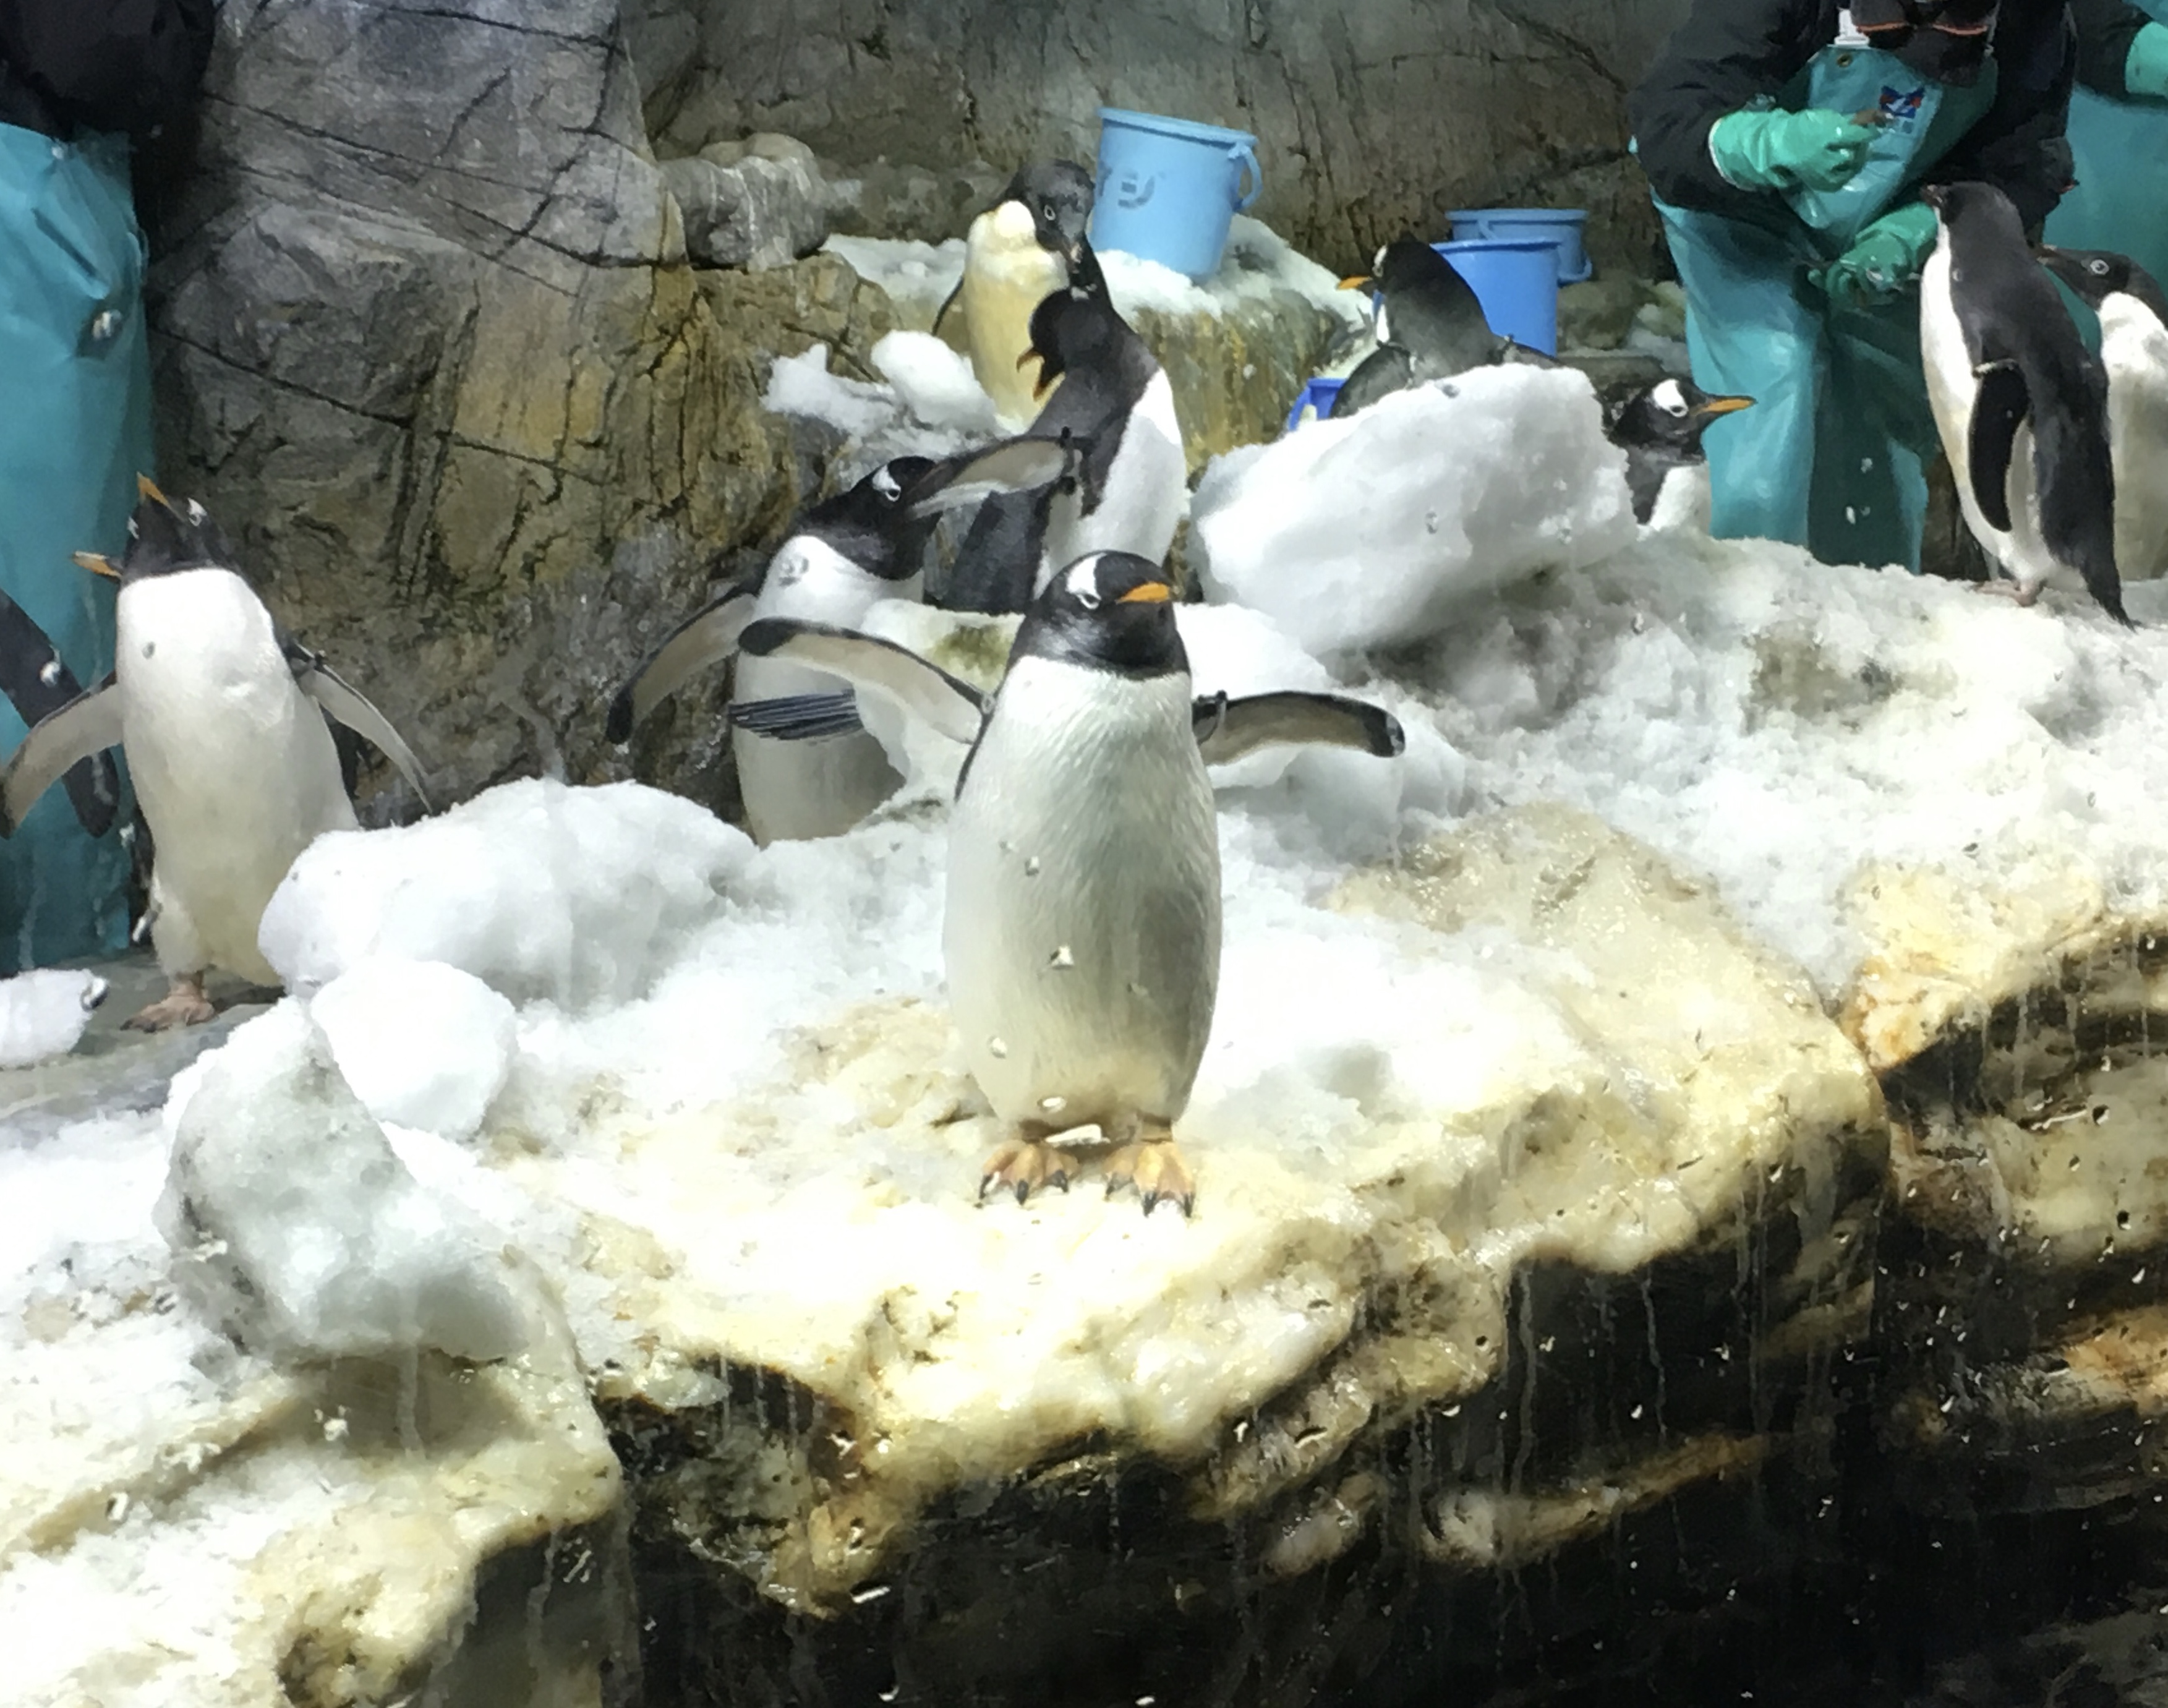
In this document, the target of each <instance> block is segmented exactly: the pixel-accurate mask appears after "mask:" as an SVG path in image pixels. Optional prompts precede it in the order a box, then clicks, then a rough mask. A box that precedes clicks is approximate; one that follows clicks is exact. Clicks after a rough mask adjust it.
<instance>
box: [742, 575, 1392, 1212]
mask: <svg viewBox="0 0 2168 1708" xmlns="http://www.w3.org/2000/svg"><path fill="white" fill-rule="evenodd" d="M1173 598H1174V591H1173V588H1172V587H1170V586H1169V584H1168V583H1167V580H1166V575H1165V573H1164V572H1163V571H1161V568H1160V567H1159V566H1158V565H1156V564H1155V563H1153V562H1151V561H1149V560H1148V559H1145V558H1142V557H1138V556H1133V555H1131V554H1129V553H1127V552H1119V551H1104V552H1095V553H1093V554H1092V555H1091V556H1087V557H1084V558H1082V559H1080V560H1079V561H1076V562H1075V563H1073V564H1071V565H1070V566H1069V567H1066V568H1065V569H1064V570H1063V571H1062V572H1060V574H1059V575H1058V576H1056V577H1055V578H1054V579H1053V581H1052V582H1050V583H1049V584H1048V586H1047V588H1046V590H1045V591H1044V593H1041V594H1040V595H1039V599H1038V600H1037V601H1036V602H1035V603H1034V604H1033V606H1032V609H1031V610H1030V612H1029V614H1028V615H1027V616H1026V617H1025V619H1024V621H1023V626H1022V627H1021V628H1020V629H1019V630H1018V633H1017V638H1016V642H1015V645H1014V646H1013V647H1012V650H1011V652H1010V654H1009V662H1008V669H1007V674H1006V675H1005V676H1004V677H1003V678H1002V683H1001V685H1000V687H999V688H998V689H996V692H995V693H994V694H993V695H992V696H991V698H988V697H986V696H984V695H981V694H980V693H979V692H978V690H977V689H974V688H972V687H970V685H969V684H965V683H962V682H959V681H958V680H957V679H956V678H954V677H952V676H950V675H949V674H948V673H946V672H944V671H943V670H941V669H940V668H938V667H937V666H935V665H933V664H930V663H928V662H927V661H926V660H924V659H922V658H921V657H918V656H917V654H916V653H914V652H910V651H908V650H906V648H903V647H901V646H895V645H893V644H892V643H890V642H888V641H880V640H876V639H874V638H872V637H869V636H864V635H854V634H851V633H849V632H848V631H838V630H835V629H829V628H822V627H820V626H817V625H808V624H802V623H790V622H761V623H756V624H754V625H752V627H750V628H748V629H747V631H746V632H745V635H744V636H743V637H742V640H741V646H743V647H744V649H745V650H746V651H747V652H754V653H758V654H762V655H763V656H771V657H778V658H792V659H796V660H798V661H800V662H803V663H805V664H806V665H808V666H810V667H811V668H816V669H825V670H833V671H835V672H836V673H838V674H841V675H847V676H848V677H850V678H852V679H853V681H855V682H857V683H858V684H859V685H860V687H861V688H862V689H868V690H871V691H874V692H878V693H881V694H885V695H887V696H888V697H889V698H890V699H891V700H895V701H896V702H897V703H899V704H900V705H902V706H903V708H904V709H905V710H906V711H909V712H911V713H912V714H913V715H915V716H918V717H920V718H922V719H923V720H924V721H925V722H926V723H927V724H928V725H929V726H932V727H933V729H935V730H937V731H938V732H941V733H942V734H943V735H945V736H948V737H950V738H951V739H953V740H954V741H957V742H968V743H970V754H969V756H968V758H966V759H965V761H964V769H963V771H962V774H960V775H959V778H958V780H957V785H956V802H955V807H954V811H953V813H952V814H951V816H950V819H949V892H948V915H947V921H946V924H945V926H944V928H943V954H944V958H945V960H946V963H947V968H948V975H949V1001H950V1003H951V1004H952V1006H953V1008H954V1014H955V1019H956V1023H957V1025H958V1027H959V1030H961V1032H962V1035H963V1038H964V1049H965V1051H966V1052H967V1054H968V1056H969V1058H970V1063H971V1072H972V1074H973V1076H974V1077H975V1078H976V1079H977V1081H978V1083H979V1086H980V1089H981V1090H982V1091H984V1092H985V1093H986V1097H987V1099H989V1101H990V1102H991V1104H992V1105H993V1108H994V1111H995V1113H996V1115H998V1116H999V1117H1000V1118H1001V1120H1002V1121H1003V1122H1004V1123H1006V1125H1007V1128H1008V1136H1007V1140H1006V1141H1005V1142H1003V1143H1002V1146H1001V1147H1000V1148H999V1149H998V1150H996V1152H994V1154H993V1156H992V1157H991V1160H990V1161H989V1162H988V1163H986V1168H985V1170H984V1172H983V1174H982V1177H981V1179H980V1196H981V1197H984V1196H985V1195H986V1192H987V1191H989V1190H991V1189H996V1188H1000V1189H1007V1190H1009V1191H1012V1192H1014V1193H1015V1195H1016V1196H1017V1198H1018V1200H1019V1201H1021V1200H1023V1199H1025V1198H1027V1197H1028V1196H1029V1195H1030V1194H1031V1192H1032V1191H1033V1189H1035V1188H1037V1187H1039V1186H1043V1185H1046V1184H1059V1185H1063V1186H1066V1185H1067V1184H1068V1182H1069V1180H1070V1179H1071V1178H1072V1177H1073V1176H1074V1175H1075V1174H1076V1172H1077V1168H1078V1164H1077V1162H1076V1158H1075V1157H1073V1156H1072V1155H1071V1154H1070V1153H1069V1152H1066V1151H1064V1150H1059V1149H1056V1148H1055V1146H1054V1144H1053V1142H1052V1141H1053V1140H1054V1139H1055V1137H1056V1136H1060V1135H1062V1134H1064V1133H1065V1132H1068V1131H1071V1130H1072V1129H1075V1128H1078V1127H1082V1126H1085V1125H1097V1127H1098V1128H1099V1131H1100V1136H1101V1139H1102V1141H1104V1142H1107V1143H1110V1144H1113V1145H1114V1146H1115V1147H1116V1148H1115V1149H1114V1151H1113V1155H1112V1156H1111V1157H1110V1158H1109V1159H1108V1192H1109V1193H1112V1192H1113V1190H1115V1189H1117V1188H1118V1187H1120V1186H1122V1185H1124V1184H1132V1183H1134V1184H1135V1186H1136V1187H1137V1189H1138V1191H1139V1193H1140V1195H1141V1196H1142V1198H1143V1200H1144V1206H1145V1211H1146V1213H1147V1214H1149V1213H1150V1210H1151V1209H1152V1207H1153V1205H1156V1203H1158V1202H1159V1201H1160V1200H1162V1199H1166V1200H1173V1201H1174V1202H1176V1203H1178V1204H1180V1205H1182V1209H1183V1211H1184V1212H1185V1213H1187V1212H1188V1210H1190V1208H1191V1207H1192V1205H1193V1202H1194V1200H1195V1195H1196V1189H1195V1186H1194V1184H1193V1181H1192V1179H1191V1176H1190V1173H1189V1170H1188V1167H1187V1166H1186V1165H1185V1164H1184V1163H1183V1162H1182V1157H1181V1156H1180V1154H1179V1153H1178V1152H1177V1151H1176V1149H1175V1147H1174V1141H1173V1125H1174V1123H1175V1121H1176V1120H1177V1119H1179V1118H1180V1116H1181V1115H1182V1110H1183V1109H1184V1108H1185V1107H1186V1106H1187V1105H1188V1101H1189V1092H1190V1088H1191V1086H1192V1084H1193V1083H1194V1082H1195V1080H1196V1077H1197V1069H1198V1062H1200V1061H1201V1060H1202V1059H1203V1056H1204V1045H1205V1040H1206V1038H1207V1037H1208V1035H1209V1034H1210V1032H1211V1030H1212V1011H1213V1005H1214V1000H1215V998H1216V996H1217V992H1218V987H1219V974H1220V843H1219V826H1218V819H1217V816H1216V813H1215V811H1214V805H1213V797H1212V785H1211V782H1210V780H1209V779H1208V778H1207V776H1206V774H1205V769H1204V768H1205V766H1206V764H1208V763H1210V764H1220V763H1222V762H1223V761H1227V760H1231V759H1235V758H1240V757H1241V755H1242V754H1243V753H1247V752H1249V751H1251V749H1252V748H1257V747H1262V746H1263V745H1265V744H1267V743H1268V742H1327V743H1331V744H1334V745H1338V746H1344V747H1352V748H1358V749H1360V750H1361V751H1363V752H1365V753H1373V754H1376V755H1378V756H1379V757H1390V756H1391V755H1393V754H1395V753H1399V752H1400V749H1401V747H1402V744H1403V741H1402V736H1401V732H1400V726H1399V724H1398V723H1397V722H1395V721H1394V719H1393V718H1392V716H1391V715H1390V714H1389V713H1387V712H1385V711H1384V710H1380V709H1379V708H1378V707H1376V706H1372V705H1365V704H1363V702H1361V701H1359V700H1345V699H1342V698H1340V697H1338V696H1336V695H1331V694H1261V695H1258V696H1256V697H1255V698H1251V699H1245V700H1228V699H1227V698H1226V697H1225V695H1224V694H1218V695H1214V696H1211V697H1209V698H1208V699H1198V698H1197V697H1196V696H1195V694H1193V691H1192V689H1191V685H1190V677H1189V665H1188V657H1187V656H1186V655H1185V654H1184V652H1183V651H1182V637H1181V636H1180V634H1179V633H1178V631H1177V629H1176V626H1175V616H1174V605H1173V603H1172V601H1173Z"/></svg>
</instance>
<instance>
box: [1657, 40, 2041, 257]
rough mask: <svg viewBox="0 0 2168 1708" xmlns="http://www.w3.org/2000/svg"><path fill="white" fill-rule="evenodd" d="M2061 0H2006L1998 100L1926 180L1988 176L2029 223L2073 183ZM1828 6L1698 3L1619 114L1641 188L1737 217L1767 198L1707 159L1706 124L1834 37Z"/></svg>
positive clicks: (1791, 73)
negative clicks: (1734, 182)
mask: <svg viewBox="0 0 2168 1708" xmlns="http://www.w3.org/2000/svg"><path fill="white" fill-rule="evenodd" d="M2066 11H2067V8H2065V7H2064V5H2063V4H2062V3H2060V0H2006V3H2005V4H2004V6H2003V8H2002V16H2001V23H2000V24H1999V25H1998V27H1997V29H1996V33H1995V61H1996V67H1997V69H1996V82H1995V104H1994V105H1993V107H1991V108H1990V109H1989V111H1988V113H1987V114H1986V115H1985V117H1984V118H1982V119H1981V120H1980V121H1979V124H1977V125H1974V127H1973V128H1972V130H1970V131H1969V133H1967V135H1966V136H1965V137H1964V139H1963V141H1961V142H1960V143H1959V144H1958V146H1957V147H1956V148H1955V149H1954V150H1953V151H1952V152H1951V153H1950V154H1949V155H1948V156H1947V157H1946V158H1945V159H1944V160H1943V161H1942V162H1941V163H1940V164H1938V165H1937V167H1936V168H1935V169H1934V170H1933V171H1932V172H1931V173H1929V174H1928V180H1929V181H1930V182H1934V183H1942V182H1947V181H1950V180H1953V179H1956V178H1980V179H1984V180H1985V182H1987V183H1989V184H1995V185H1996V186H1997V187H1998V188H2000V189H2002V190H2003V191H2004V192H2005V193H2006V194H2008V196H2009V197H2010V199H2011V200H2012V201H2014V202H2015V203H2017V209H2018V212H2019V214H2020V215H2022V217H2023V219H2024V221H2025V223H2026V225H2027V226H2028V227H2029V226H2035V225H2038V223H2039V222H2040V221H2042V220H2043V219H2045V218H2046V217H2047V216H2048V211H2049V210H2051V209H2053V208H2054V205H2055V202H2056V200H2057V199H2058V198H2059V196H2060V195H2061V194H2062V192H2063V186H2064V184H2065V183H2066V182H2067V181H2068V179H2069V177H2070V171H2069V166H2070V154H2069V151H2068V148H2067V146H2066V145H2065V144H2064V142H2063V140H2062V136H2063V123H2064V117H2065V114H2066V113H2067V111H2068V109H2069V105H2070V74H2071V68H2072V55H2071V51H2070V24H2069V21H2068V19H2067V16H2066ZM1836 14H1837V5H1836V0H1694V6H1693V10H1692V13H1689V14H1688V16H1687V21H1686V22H1685V23H1684V24H1682V25H1681V26H1680V27H1679V29H1678V30H1677V32H1676V34H1675V35H1673V36H1672V37H1671V40H1670V41H1669V42H1668V43H1666V45H1665V48H1664V51H1663V52H1662V54H1661V56H1659V57H1658V59H1657V61H1656V63H1655V66H1654V67H1651V68H1650V72H1649V74H1648V75H1647V76H1646V77H1644V78H1643V79H1642V80H1641V82H1640V85H1639V88H1636V89H1635V90H1634V93H1633V94H1632V95H1631V96H1630V97H1629V99H1628V103H1627V115H1628V117H1629V120H1631V122H1632V124H1633V126H1634V146H1635V148H1636V150H1637V151H1638V152H1639V156H1640V160H1641V165H1642V168H1643V169H1644V170H1645V171H1646V172H1647V173H1648V174H1649V182H1650V185H1651V186H1652V187H1653V188H1654V189H1655V192H1656V194H1658V195H1660V196H1661V197H1662V198H1663V199H1664V200H1666V201H1667V202H1671V203H1672V204H1674V205H1676V206H1679V207H1684V208H1706V209H1709V210H1713V211H1715V212H1719V213H1740V212H1744V211H1746V210H1748V209H1751V208H1757V207H1759V208H1766V207H1767V205H1768V202H1769V197H1768V196H1767V195H1766V194H1759V193H1756V192H1754V191H1751V190H1740V189H1734V188H1733V187H1732V186H1731V185H1730V184H1727V183H1725V182H1724V178H1723V176H1722V174H1720V173H1719V172H1718V171H1717V169H1716V167H1715V165H1714V162H1712V161H1711V160H1710V159H1709V157H1708V133H1709V128H1710V127H1711V126H1712V125H1714V124H1715V123H1716V121H1717V120H1719V119H1721V118H1722V117H1724V114H1727V113H1735V112H1737V111H1738V110H1739V109H1740V108H1741V107H1744V106H1746V104H1748V103H1749V102H1750V101H1751V100H1753V99H1754V98H1756V96H1764V97H1767V98H1770V99H1772V100H1773V99H1774V98H1776V96H1777V92H1778V91H1779V90H1781V89H1782V88H1783V87H1784V85H1785V84H1786V83H1788V82H1790V81H1791V79H1792V78H1793V77H1795V76H1797V75H1798V73H1799V71H1800V70H1801V69H1802V68H1803V67H1804V66H1805V65H1806V64H1807V62H1808V61H1809V60H1811V59H1812V58H1813V57H1814V56H1815V55H1816V54H1817V53H1819V52H1820V51H1821V50H1822V49H1823V48H1825V47H1826V46H1827V45H1829V44H1830V43H1831V41H1832V40H1835V38H1836V23H1837V19H1836Z"/></svg>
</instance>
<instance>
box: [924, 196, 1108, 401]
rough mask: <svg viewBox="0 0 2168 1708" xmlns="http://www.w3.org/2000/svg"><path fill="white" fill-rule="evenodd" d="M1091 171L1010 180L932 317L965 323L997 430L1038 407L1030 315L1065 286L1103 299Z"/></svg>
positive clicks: (969, 240)
mask: <svg viewBox="0 0 2168 1708" xmlns="http://www.w3.org/2000/svg"><path fill="white" fill-rule="evenodd" d="M1091 223H1092V174H1091V173H1088V172H1087V171H1086V170H1085V169H1084V168H1082V167H1081V166H1079V165H1077V164H1076V162H1074V161H1070V160H1039V161H1034V162H1032V163H1031V164H1030V165H1028V166H1026V167H1023V168H1021V169H1020V170H1019V171H1018V173H1017V175H1016V176H1015V177H1014V178H1012V179H1010V180H1009V187H1008V188H1007V189H1006V190H1004V191H1003V192H1002V199H1001V200H999V201H998V202H996V203H995V204H994V205H993V206H992V207H991V208H989V209H988V210H986V212H985V213H983V214H980V215H979V216H978V218H976V219H975V220H974V221H971V229H970V235H969V236H968V237H965V238H964V277H963V279H962V281H961V282H960V283H959V285H957V287H956V289H955V290H954V292H952V293H951V294H950V295H949V301H948V302H946V303H943V305H942V309H941V312H940V314H938V315H937V316H936V317H935V325H936V327H937V329H938V327H939V326H940V325H941V323H942V322H943V321H945V320H946V318H947V317H948V315H949V310H950V308H951V306H954V307H955V308H957V309H959V310H960V311H961V312H962V314H963V317H964V343H965V347H966V349H967V350H968V352H969V354H970V359H971V371H972V372H973V373H974V374H975V375H978V379H979V384H980V386H984V387H985V388H986V395H987V396H990V397H991V398H992V399H993V400H994V408H995V411H996V414H997V415H998V417H999V418H1000V420H1001V423H1002V427H1003V428H1005V429H1006V430H1007V431H1010V432H1014V431H1015V430H1016V429H1017V428H1020V427H1022V426H1023V425H1024V424H1025V423H1027V422H1028V421H1029V420H1030V419H1031V418H1032V416H1033V414H1034V412H1036V411H1037V409H1038V407H1039V404H1038V402H1037V399H1036V396H1035V395H1034V390H1033V386H1034V380H1035V379H1036V378H1037V377H1038V376H1037V375H1036V374H1034V372H1033V371H1032V364H1031V363H1029V362H1028V361H1027V360H1025V359H1024V358H1025V357H1026V356H1027V355H1028V354H1029V352H1030V349H1031V331H1030V327H1031V316H1032V311H1033V310H1034V309H1035V308H1037V307H1038V306H1039V304H1040V303H1041V302H1043V301H1045V300H1046V299H1047V298H1048V297H1049V296H1050V295H1053V294H1054V293H1055V291H1057V290H1066V289H1068V287H1069V286H1070V285H1071V284H1072V283H1076V284H1080V285H1083V286H1084V287H1085V288H1086V289H1087V290H1097V291H1099V292H1101V293H1102V294H1103V293H1104V289H1105V286H1104V283H1103V279H1102V278H1101V275H1100V272H1099V261H1098V258H1097V256H1096V255H1094V254H1093V253H1092V244H1091V240H1090V239H1089V238H1088V237H1086V235H1085V233H1086V231H1087V229H1088V228H1089V227H1090V226H1091Z"/></svg>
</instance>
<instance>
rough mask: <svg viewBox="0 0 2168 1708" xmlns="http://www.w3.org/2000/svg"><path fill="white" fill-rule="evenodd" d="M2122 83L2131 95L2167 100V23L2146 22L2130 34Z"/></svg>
mask: <svg viewBox="0 0 2168 1708" xmlns="http://www.w3.org/2000/svg"><path fill="white" fill-rule="evenodd" d="M2123 88H2126V89H2128V90H2129V91H2130V93H2132V94H2133V95H2150V96H2151V97H2152V98H2154V99H2155V100H2156V101H2168V24H2147V25H2146V26H2145V28H2144V29H2141V30H2139V32H2138V34H2137V35H2134V36H2133V37H2132V38H2131V41H2130V56H2129V57H2128V59H2126V60H2124V61H2123Z"/></svg>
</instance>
